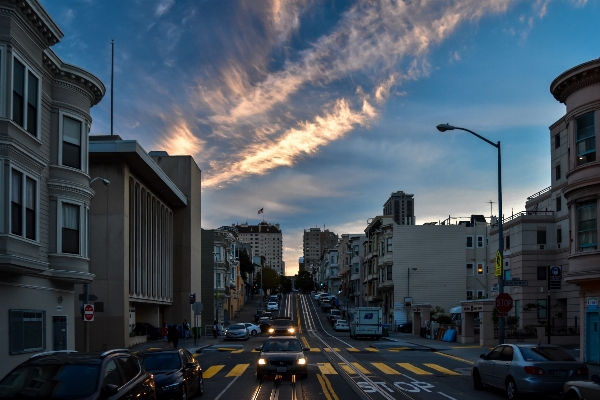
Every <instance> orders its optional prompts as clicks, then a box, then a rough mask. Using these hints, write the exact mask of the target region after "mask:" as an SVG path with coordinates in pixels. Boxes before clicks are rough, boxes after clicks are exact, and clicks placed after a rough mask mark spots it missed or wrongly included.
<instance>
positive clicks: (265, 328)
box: [258, 317, 271, 332]
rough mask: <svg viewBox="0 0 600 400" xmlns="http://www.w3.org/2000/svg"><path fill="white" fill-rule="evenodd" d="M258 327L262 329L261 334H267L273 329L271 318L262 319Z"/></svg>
mask: <svg viewBox="0 0 600 400" xmlns="http://www.w3.org/2000/svg"><path fill="white" fill-rule="evenodd" d="M258 326H259V327H260V331H261V332H267V331H268V330H269V328H270V327H271V317H260V319H259V320H258Z"/></svg>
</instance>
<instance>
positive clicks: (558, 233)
mask: <svg viewBox="0 0 600 400" xmlns="http://www.w3.org/2000/svg"><path fill="white" fill-rule="evenodd" d="M556 243H562V229H561V228H558V229H557V230H556Z"/></svg>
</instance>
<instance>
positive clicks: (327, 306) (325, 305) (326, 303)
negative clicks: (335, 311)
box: [321, 300, 333, 312]
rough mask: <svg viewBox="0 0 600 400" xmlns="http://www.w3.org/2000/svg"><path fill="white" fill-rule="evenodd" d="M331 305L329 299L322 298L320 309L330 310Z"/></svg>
mask: <svg viewBox="0 0 600 400" xmlns="http://www.w3.org/2000/svg"><path fill="white" fill-rule="evenodd" d="M332 307H333V305H332V304H331V300H323V302H322V303H321V311H323V312H325V311H329V310H331V308H332Z"/></svg>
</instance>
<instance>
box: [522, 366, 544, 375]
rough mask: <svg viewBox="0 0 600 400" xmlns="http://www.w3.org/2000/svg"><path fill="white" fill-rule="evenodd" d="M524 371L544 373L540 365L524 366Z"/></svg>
mask: <svg viewBox="0 0 600 400" xmlns="http://www.w3.org/2000/svg"><path fill="white" fill-rule="evenodd" d="M524 369H525V372H526V373H528V374H529V375H544V374H545V372H544V370H543V369H541V368H540V367H531V366H529V367H524Z"/></svg>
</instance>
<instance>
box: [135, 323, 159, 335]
mask: <svg viewBox="0 0 600 400" xmlns="http://www.w3.org/2000/svg"><path fill="white" fill-rule="evenodd" d="M133 333H134V334H135V335H136V336H144V335H146V337H147V338H148V339H162V333H161V329H160V328H159V327H157V326H154V325H152V324H149V323H147V322H136V323H135V327H134V328H133Z"/></svg>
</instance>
